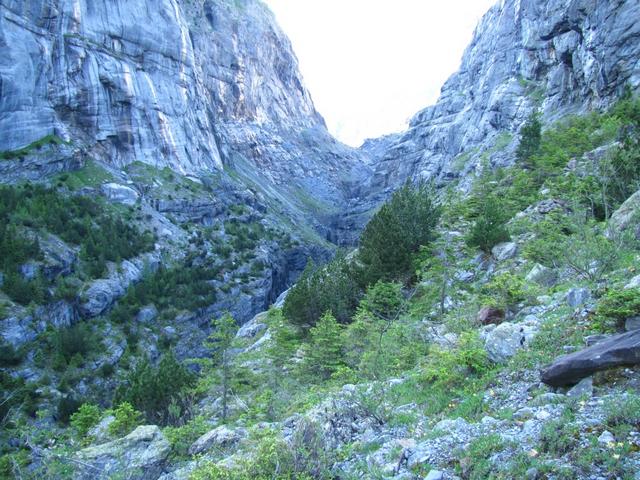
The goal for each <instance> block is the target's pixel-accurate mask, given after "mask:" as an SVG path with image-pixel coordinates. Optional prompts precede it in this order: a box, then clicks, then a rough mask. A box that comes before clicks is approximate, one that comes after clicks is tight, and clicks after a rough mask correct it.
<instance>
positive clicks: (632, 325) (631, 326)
mask: <svg viewBox="0 0 640 480" xmlns="http://www.w3.org/2000/svg"><path fill="white" fill-rule="evenodd" d="M639 328H640V316H637V317H631V318H627V319H626V320H625V321H624V329H625V330H626V331H627V332H630V331H631V330H638V329H639Z"/></svg>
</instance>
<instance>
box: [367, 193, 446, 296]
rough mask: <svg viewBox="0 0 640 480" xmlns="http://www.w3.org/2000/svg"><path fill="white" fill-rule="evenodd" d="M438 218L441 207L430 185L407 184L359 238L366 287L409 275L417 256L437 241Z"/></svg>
mask: <svg viewBox="0 0 640 480" xmlns="http://www.w3.org/2000/svg"><path fill="white" fill-rule="evenodd" d="M439 218H440V207H439V206H438V205H437V204H436V201H435V196H434V193H433V189H432V187H431V186H430V185H428V184H426V183H419V184H417V185H415V186H413V185H411V184H409V183H407V184H405V185H404V186H403V187H402V188H400V189H399V190H398V191H396V192H395V193H394V194H393V196H392V197H391V200H389V202H387V203H385V204H384V205H383V206H382V207H381V208H380V210H379V211H378V212H377V213H376V214H375V215H374V216H373V218H372V219H371V220H370V221H369V223H368V224H367V226H366V227H365V229H364V232H363V233H362V236H361V238H360V250H359V256H358V259H359V260H360V262H361V263H362V264H363V268H362V270H361V272H360V280H361V283H362V284H363V286H367V285H372V284H374V283H375V282H377V281H378V280H394V279H397V278H399V277H400V276H401V275H406V274H408V273H410V272H411V270H412V268H411V262H412V259H413V256H414V254H415V253H416V252H418V251H419V249H420V246H422V245H428V244H429V243H430V242H431V241H432V240H433V239H434V238H435V227H436V225H437V223H438V220H439Z"/></svg>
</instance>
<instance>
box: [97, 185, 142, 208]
mask: <svg viewBox="0 0 640 480" xmlns="http://www.w3.org/2000/svg"><path fill="white" fill-rule="evenodd" d="M100 189H101V191H102V194H103V195H104V196H105V197H107V198H108V199H109V200H111V201H112V202H115V203H121V204H123V205H129V206H133V205H135V204H136V203H137V202H138V199H139V198H140V194H139V193H138V192H136V191H135V190H134V189H133V188H131V187H127V186H125V185H120V184H118V183H105V184H103V185H102V187H101V188H100Z"/></svg>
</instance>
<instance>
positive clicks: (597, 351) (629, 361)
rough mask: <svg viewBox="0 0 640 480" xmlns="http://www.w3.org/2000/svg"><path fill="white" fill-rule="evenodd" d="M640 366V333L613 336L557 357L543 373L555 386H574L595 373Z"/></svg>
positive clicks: (639, 331)
mask: <svg viewBox="0 0 640 480" xmlns="http://www.w3.org/2000/svg"><path fill="white" fill-rule="evenodd" d="M639 363H640V330H633V331H631V332H627V333H621V334H618V335H612V336H610V337H609V338H607V339H606V340H603V341H601V342H599V343H596V344H595V345H592V346H590V347H587V348H585V349H583V350H580V351H578V352H575V353H571V354H569V355H563V356H561V357H558V358H556V359H555V360H554V361H553V362H552V363H551V364H550V365H548V366H546V367H545V368H543V369H542V371H541V374H540V376H541V379H542V381H543V382H544V383H546V384H547V385H551V386H552V387H562V386H567V385H574V384H576V383H578V382H579V381H580V380H582V379H583V378H585V377H588V376H590V375H592V374H594V373H595V372H599V371H602V370H607V369H610V368H615V367H623V366H634V365H637V364H639Z"/></svg>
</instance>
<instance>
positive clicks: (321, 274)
mask: <svg viewBox="0 0 640 480" xmlns="http://www.w3.org/2000/svg"><path fill="white" fill-rule="evenodd" d="M359 298H360V288H359V287H358V285H357V283H356V281H355V278H354V274H353V269H352V267H351V265H350V263H349V261H348V260H346V259H345V258H344V257H342V256H339V257H337V258H336V259H334V260H333V261H331V262H329V263H328V264H327V265H325V266H324V267H320V268H318V269H315V267H314V264H313V261H309V263H308V264H307V266H306V268H305V270H304V272H302V275H301V276H300V278H299V279H298V281H297V283H296V284H295V285H294V286H293V288H291V290H290V291H289V294H288V295H287V298H286V300H285V302H284V306H283V308H282V313H283V314H284V316H285V317H286V318H287V320H289V321H290V322H291V323H293V324H294V325H297V326H299V327H302V328H303V329H304V330H305V331H306V330H308V329H309V328H310V327H312V326H313V325H315V323H316V322H317V320H318V318H320V316H321V315H322V314H324V313H325V312H326V311H327V310H331V312H332V313H333V315H334V316H335V318H336V319H337V320H338V322H340V323H348V322H349V321H350V320H351V315H353V313H354V312H355V309H356V306H357V305H358V300H359Z"/></svg>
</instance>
